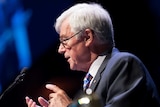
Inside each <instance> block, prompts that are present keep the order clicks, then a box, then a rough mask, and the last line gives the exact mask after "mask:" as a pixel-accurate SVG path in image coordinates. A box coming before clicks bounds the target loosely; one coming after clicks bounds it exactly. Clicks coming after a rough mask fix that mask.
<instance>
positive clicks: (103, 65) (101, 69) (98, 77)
mask: <svg viewBox="0 0 160 107" xmlns="http://www.w3.org/2000/svg"><path fill="white" fill-rule="evenodd" d="M117 52H119V50H118V49H117V48H113V49H112V52H111V53H108V54H107V56H106V58H105V59H104V61H103V63H102V65H101V66H100V68H99V69H98V72H97V74H96V76H95V78H94V80H93V82H92V84H91V86H90V88H91V89H92V91H95V88H96V86H97V85H98V83H99V81H100V79H101V75H102V73H103V71H104V69H105V67H106V65H107V63H108V61H109V59H110V58H111V57H112V56H114V55H115V54H116V53H117Z"/></svg>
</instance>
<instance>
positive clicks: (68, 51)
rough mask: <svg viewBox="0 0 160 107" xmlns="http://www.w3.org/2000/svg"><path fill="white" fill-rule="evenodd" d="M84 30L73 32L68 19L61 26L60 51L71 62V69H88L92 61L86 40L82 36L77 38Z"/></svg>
mask: <svg viewBox="0 0 160 107" xmlns="http://www.w3.org/2000/svg"><path fill="white" fill-rule="evenodd" d="M82 32H83V31H79V32H75V33H73V32H71V28H70V26H69V24H68V22H67V20H66V21H64V22H63V23H62V25H61V28H60V36H59V38H60V42H61V43H60V45H59V49H58V52H59V53H60V54H64V57H65V58H66V59H67V62H68V63H69V64H70V69H71V70H78V71H86V70H88V62H89V61H90V58H91V57H90V52H89V48H88V47H87V46H86V42H85V40H84V38H83V36H82V38H80V39H77V37H76V36H77V35H78V34H82Z"/></svg>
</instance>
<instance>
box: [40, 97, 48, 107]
mask: <svg viewBox="0 0 160 107" xmlns="http://www.w3.org/2000/svg"><path fill="white" fill-rule="evenodd" d="M38 101H39V103H40V104H41V106H43V107H48V105H49V102H48V101H47V100H46V99H44V98H43V97H38Z"/></svg>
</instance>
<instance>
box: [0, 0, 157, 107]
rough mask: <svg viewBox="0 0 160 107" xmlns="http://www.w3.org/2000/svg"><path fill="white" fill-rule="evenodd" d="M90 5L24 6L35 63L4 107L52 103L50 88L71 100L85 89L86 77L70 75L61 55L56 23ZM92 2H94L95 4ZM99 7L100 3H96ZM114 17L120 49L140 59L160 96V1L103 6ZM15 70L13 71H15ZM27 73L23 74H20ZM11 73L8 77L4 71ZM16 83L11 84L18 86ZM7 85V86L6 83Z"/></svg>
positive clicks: (56, 0) (113, 0)
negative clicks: (71, 11)
mask: <svg viewBox="0 0 160 107" xmlns="http://www.w3.org/2000/svg"><path fill="white" fill-rule="evenodd" d="M83 1H86V0H81V1H80V0H68V1H67V2H66V1H62V0H45V1H43V0H39V1H38V0H37V1H33V0H23V2H22V4H23V7H24V10H30V12H31V17H30V20H29V22H28V26H27V31H28V38H29V45H30V51H31V55H32V63H31V65H30V66H28V70H27V71H26V75H25V76H24V80H23V81H22V82H20V83H19V84H17V85H16V86H15V87H13V88H12V89H10V90H9V91H7V92H5V93H4V95H3V96H2V98H1V100H0V104H1V105H0V106H1V107H9V106H13V107H25V106H26V104H25V99H24V98H25V96H26V95H28V96H30V97H32V98H33V99H34V100H36V101H37V97H38V96H44V97H45V98H48V94H49V91H48V90H46V89H45V87H44V85H45V84H46V83H54V84H56V85H58V86H60V87H61V88H62V89H64V90H65V91H66V92H67V93H68V94H69V96H70V97H72V98H74V96H75V94H76V93H77V92H79V90H80V88H81V85H82V84H81V81H82V79H83V76H84V73H82V72H75V71H70V70H69V66H68V63H66V61H65V59H64V58H63V56H61V55H59V54H58V53H57V47H58V35H57V34H56V32H55V30H54V29H53V24H54V21H55V18H56V17H57V16H58V15H59V14H60V13H61V12H62V11H63V10H64V9H66V8H68V7H69V6H71V5H72V4H74V3H76V2H83ZM90 1H91V0H90ZM92 1H94V0H92ZM96 2H99V3H101V4H102V5H103V6H104V7H105V8H106V9H107V10H108V11H109V13H110V15H111V17H112V20H113V25H114V30H115V40H116V46H117V47H118V48H119V49H120V50H123V51H129V52H132V53H134V54H135V55H137V56H138V57H139V58H140V59H141V60H142V61H143V62H144V64H145V65H146V67H147V68H148V70H149V71H150V73H151V76H152V77H153V79H154V81H155V83H156V84H157V87H158V89H159V90H160V82H159V81H160V80H159V77H160V56H159V54H160V52H159V50H160V37H159V35H160V21H159V18H160V8H159V5H158V4H160V2H159V1H158V0H157V1H156V0H130V1H128V0H121V1H119V0H106V1H104V0H99V1H98V0H97V1H96ZM11 70H13V69H12V68H11ZM16 70H17V71H19V72H20V71H21V69H16ZM3 72H5V71H3ZM17 75H18V73H15V74H14V76H13V78H12V79H11V80H9V82H7V83H6V86H5V88H4V89H3V91H2V92H4V90H5V89H7V87H8V86H9V85H10V84H11V83H13V81H14V78H15V77H16V76H17ZM6 81H7V80H6Z"/></svg>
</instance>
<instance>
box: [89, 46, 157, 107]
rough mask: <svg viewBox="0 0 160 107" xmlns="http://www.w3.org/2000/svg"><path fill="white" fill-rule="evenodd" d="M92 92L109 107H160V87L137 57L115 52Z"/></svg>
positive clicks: (98, 77) (92, 86) (103, 67)
mask: <svg viewBox="0 0 160 107" xmlns="http://www.w3.org/2000/svg"><path fill="white" fill-rule="evenodd" d="M90 88H91V89H92V90H93V92H95V93H96V94H97V95H99V96H100V97H101V98H102V101H103V103H104V106H105V107H160V105H159V104H160V103H159V101H160V99H159V95H158V92H157V89H156V86H155V84H154V82H153V80H152V78H151V76H150V74H149V72H148V70H147V69H146V67H145V66H144V65H143V63H142V62H141V61H140V59H139V58H137V57H136V56H135V55H133V54H131V53H128V52H119V50H118V49H117V48H113V50H112V52H111V53H110V54H108V55H107V57H106V58H105V60H104V62H103V63H102V65H101V67H100V68H99V71H98V73H97V75H96V77H95V79H94V80H93V82H92V84H91V86H90Z"/></svg>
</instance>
